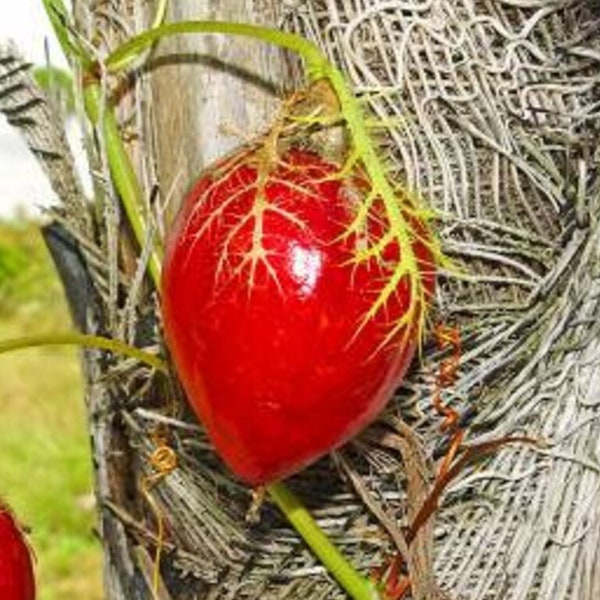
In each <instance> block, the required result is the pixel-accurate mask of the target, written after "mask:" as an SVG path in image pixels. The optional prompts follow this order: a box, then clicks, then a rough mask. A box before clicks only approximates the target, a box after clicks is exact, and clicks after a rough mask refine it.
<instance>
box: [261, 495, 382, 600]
mask: <svg viewBox="0 0 600 600" xmlns="http://www.w3.org/2000/svg"><path fill="white" fill-rule="evenodd" d="M267 489H268V490H269V494H270V495H271V497H272V498H273V500H274V501H275V504H277V506H278V507H279V509H280V510H281V512H283V514H284V515H285V516H286V517H287V519H288V520H289V521H290V523H291V524H292V525H293V526H294V528H295V529H296V531H298V532H299V533H300V534H301V535H302V537H303V538H304V541H305V542H306V543H307V544H308V546H309V547H310V548H311V550H312V551H313V552H314V553H315V554H316V555H317V557H318V558H319V559H320V560H321V562H322V563H323V564H324V565H325V566H326V567H327V570H328V571H329V572H330V573H331V575H332V576H333V577H335V579H336V580H337V581H338V583H339V584H340V585H341V586H342V587H343V588H344V589H345V590H346V591H347V592H348V594H350V596H352V598H354V599H355V600H378V599H379V594H378V592H377V589H376V587H375V585H374V583H373V582H372V581H370V580H368V579H365V578H364V577H362V576H361V575H359V574H358V573H357V572H356V571H355V569H354V567H352V565H351V564H350V563H349V562H348V561H347V560H346V558H345V557H344V556H343V555H342V554H341V553H340V551H339V550H338V549H337V548H336V547H335V546H334V545H333V544H332V543H331V540H330V539H329V538H328V537H327V536H326V535H325V534H324V533H323V530H322V529H321V528H320V527H319V526H318V525H317V523H316V522H315V520H314V519H313V518H312V517H311V515H310V513H309V512H308V510H307V509H306V508H305V507H304V506H303V505H302V503H301V502H300V500H299V499H298V498H297V497H296V496H295V495H294V494H293V493H292V492H291V491H290V489H289V488H288V487H287V486H285V485H284V484H283V483H272V484H271V485H269V486H268V488H267Z"/></svg>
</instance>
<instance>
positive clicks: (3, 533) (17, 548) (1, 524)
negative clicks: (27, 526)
mask: <svg viewBox="0 0 600 600" xmlns="http://www.w3.org/2000/svg"><path fill="white" fill-rule="evenodd" d="M0 598H1V599H2V600H34V598H35V580H34V576H33V565H32V562H31V554H30V551H29V548H28V546H27V543H26V542H25V538H24V537H23V534H22V533H21V530H20V529H19V526H18V525H17V522H16V521H15V519H14V517H13V515H12V513H11V512H10V511H9V509H8V508H7V507H6V506H5V505H4V504H3V503H2V501H1V500H0Z"/></svg>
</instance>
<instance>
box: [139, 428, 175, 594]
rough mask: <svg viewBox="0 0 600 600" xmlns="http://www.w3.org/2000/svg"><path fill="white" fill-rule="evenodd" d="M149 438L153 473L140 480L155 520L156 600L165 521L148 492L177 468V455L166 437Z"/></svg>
mask: <svg viewBox="0 0 600 600" xmlns="http://www.w3.org/2000/svg"><path fill="white" fill-rule="evenodd" d="M150 437H151V439H152V442H153V443H154V446H155V448H154V450H153V451H152V453H151V454H150V455H149V457H148V463H149V464H150V466H151V467H152V468H153V469H154V473H152V474H150V475H146V476H145V477H144V478H143V479H142V482H141V490H142V494H143V496H144V498H145V499H146V502H147V503H148V505H149V506H150V508H151V510H152V513H153V514H154V518H155V519H156V526H157V534H156V551H155V554H154V566H153V572H152V593H153V596H154V598H156V599H157V600H158V598H159V594H158V591H159V581H160V560H161V555H162V551H163V546H164V540H165V519H164V514H163V511H162V509H161V508H160V506H159V505H158V503H157V502H156V500H155V499H154V498H153V497H152V494H151V493H150V491H151V490H152V488H153V487H154V486H155V485H156V484H158V483H159V482H160V481H162V480H163V479H164V478H165V477H166V476H167V475H169V474H170V473H172V472H173V471H174V470H175V469H176V468H177V454H176V453H175V450H173V448H171V446H169V444H168V442H167V439H166V437H165V436H164V435H163V434H161V433H160V432H159V431H158V430H155V431H154V432H153V433H152V434H151V436H150Z"/></svg>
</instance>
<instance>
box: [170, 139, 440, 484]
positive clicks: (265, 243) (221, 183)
mask: <svg viewBox="0 0 600 600" xmlns="http://www.w3.org/2000/svg"><path fill="white" fill-rule="evenodd" d="M244 152H246V153H244ZM338 173H339V167H337V166H335V165H333V164H332V163H329V162H327V161H325V160H323V159H322V158H320V157H319V156H318V155H317V154H314V153H312V152H307V151H305V150H299V149H291V150H288V151H287V152H286V153H285V154H284V155H283V156H281V157H280V159H279V160H278V161H277V162H276V163H275V164H274V165H273V166H272V167H271V168H270V169H269V170H268V172H267V173H265V169H264V168H261V163H260V161H259V160H258V159H257V155H256V154H252V153H250V152H247V151H242V152H241V153H239V154H238V155H237V156H234V157H232V158H230V159H229V160H228V161H226V162H225V163H223V164H222V165H218V166H217V167H215V168H214V169H212V170H210V171H209V172H207V173H206V174H204V175H203V176H202V177H200V179H199V180H198V181H197V182H196V184H195V185H194V186H193V188H192V190H191V191H190V193H189V194H188V196H187V197H186V199H185V201H184V203H183V206H182V208H181V210H180V212H179V214H178V216H177V218H176V220H175V223H174V225H173V227H172V229H171V231H170V233H169V235H168V237H167V241H166V259H165V263H164V270H163V278H162V310H163V319H164V328H165V334H166V341H167V345H168V347H169V349H170V352H171V356H172V359H173V361H174V363H175V366H176V369H177V372H178V374H179V377H180V379H181V382H182V384H183V386H184V388H185V391H186V393H187V395H188V398H189V401H190V403H191V406H192V407H193V409H194V411H195V412H196V414H197V415H198V417H199V419H200V420H201V421H202V423H203V424H204V425H205V427H206V429H207V431H208V434H209V436H210V438H211V440H212V442H213V443H214V445H215V448H216V450H217V451H218V453H219V454H220V456H221V457H222V458H223V460H224V461H225V462H226V463H227V464H228V465H229V467H230V468H231V470H232V471H233V472H234V473H235V474H237V475H238V476H239V477H240V478H241V479H243V480H245V481H246V482H248V483H250V484H252V485H259V484H265V483H269V482H272V481H275V480H279V479H282V478H285V477H287V476H289V475H291V474H293V473H295V472H297V471H299V470H300V469H302V468H303V467H305V466H306V465H308V464H310V463H312V462H314V461H315V460H316V459H318V458H319V457H321V456H323V455H324V454H326V453H328V452H330V451H331V450H332V449H334V448H337V447H339V446H340V445H341V444H343V443H344V442H346V441H347V440H349V439H350V438H352V437H353V436H354V435H356V434H357V433H358V432H359V431H360V430H361V429H362V428H364V427H365V425H367V424H368V423H370V422H371V421H372V420H373V419H374V418H375V417H376V416H377V415H378V414H379V412H380V411H381V410H382V408H383V407H384V405H385V403H386V402H387V400H388V399H389V398H390V396H391V395H392V393H393V391H394V389H395V388H396V387H397V386H398V384H399V383H400V381H401V379H402V377H403V376H404V374H405V372H406V370H407V368H408V366H409V364H410V361H411V359H412V356H413V354H414V351H415V348H416V345H417V342H418V340H417V331H418V327H417V324H416V323H415V324H414V327H413V326H412V325H411V326H409V327H407V328H404V329H402V330H400V331H399V332H398V333H397V334H396V335H395V336H393V337H392V339H391V340H390V339H389V334H390V331H391V330H392V328H393V327H394V326H395V325H396V324H397V323H398V321H399V319H400V318H401V317H402V316H403V315H404V314H405V313H406V311H407V309H408V306H409V302H410V294H411V293H413V292H412V290H411V289H410V286H409V284H408V282H407V281H406V280H403V281H402V282H401V284H400V285H399V286H398V288H397V290H396V292H395V293H394V294H393V295H391V296H390V297H389V298H388V300H387V302H386V304H385V307H383V308H382V309H381V310H379V311H378V312H377V314H376V315H375V316H373V317H371V318H368V319H367V318H366V315H367V313H368V312H369V310H370V308H371V307H372V306H373V304H374V302H375V301H376V299H377V298H378V296H379V294H380V293H381V290H382V286H383V285H385V282H386V278H387V277H389V269H390V268H393V266H389V265H388V264H387V263H388V262H389V263H390V264H392V265H393V264H396V262H397V260H398V256H399V253H401V252H402V249H401V248H398V247H397V245H396V244H389V246H388V247H386V248H384V250H383V253H382V255H380V256H378V257H373V258H366V259H365V258H364V254H363V255H362V256H363V258H362V259H360V260H359V259H358V256H359V255H360V251H361V250H364V249H365V248H366V247H368V244H369V239H370V240H371V241H373V240H374V239H376V238H377V237H380V236H381V234H382V231H383V229H382V228H383V227H384V220H383V219H378V218H371V219H370V220H369V224H368V227H367V231H365V232H364V235H361V236H358V235H356V234H351V235H350V234H348V231H349V225H350V224H351V222H352V220H353V219H354V217H355V216H356V210H357V205H358V200H359V199H360V194H361V193H363V188H364V183H361V178H360V177H357V176H355V177H344V178H340V177H339V176H338ZM417 225H418V224H417ZM413 250H414V251H415V254H416V256H417V259H418V261H419V264H420V266H422V268H423V282H424V288H425V289H426V290H427V291H428V293H431V292H432V290H433V284H434V283H433V282H434V273H433V269H432V267H431V265H432V262H433V261H432V257H431V253H430V252H429V250H428V249H427V247H426V245H424V244H423V243H422V242H420V241H415V242H413ZM424 308H425V307H423V310H424Z"/></svg>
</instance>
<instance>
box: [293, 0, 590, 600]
mask: <svg viewBox="0 0 600 600" xmlns="http://www.w3.org/2000/svg"><path fill="white" fill-rule="evenodd" d="M287 4H288V13H287V16H286V21H285V23H286V26H287V27H289V28H290V29H292V30H294V31H298V32H301V33H302V34H304V35H306V36H308V37H309V38H311V39H313V40H315V41H316V42H317V43H318V44H319V45H320V46H321V47H323V48H325V49H326V50H327V52H328V53H329V55H330V56H331V57H332V59H334V60H335V61H336V62H337V63H338V64H340V65H341V66H343V68H344V70H345V71H346V73H347V74H348V75H349V76H350V78H351V80H352V81H353V83H354V85H355V89H356V92H357V94H360V95H362V96H363V97H364V98H365V101H366V102H367V103H368V106H369V109H370V112H371V114H372V115H373V116H374V117H376V118H377V119H379V120H380V121H381V123H382V124H384V125H385V127H384V132H385V133H384V135H383V136H382V140H381V141H382V147H383V148H384V151H385V152H386V153H387V155H388V156H389V159H390V161H391V164H392V165H393V168H394V169H395V170H396V172H397V175H398V177H399V178H402V179H404V180H405V181H406V182H407V183H408V186H409V187H411V188H412V189H414V190H415V191H416V192H417V193H418V194H420V195H422V196H423V197H424V198H425V199H426V200H427V202H428V203H429V204H430V205H431V206H433V207H434V208H435V209H436V210H437V211H438V212H439V216H440V228H439V231H440V235H441V237H442V239H443V245H444V250H445V251H446V253H447V254H448V255H449V256H451V257H452V258H453V259H454V260H455V264H456V266H458V267H459V269H458V271H457V272H453V273H449V274H447V277H446V278H445V280H444V282H443V284H442V286H441V289H440V291H439V297H438V300H439V306H440V307H441V310H440V318H441V319H442V320H445V321H448V322H452V323H456V324H459V325H460V327H461V330H462V335H463V343H464V346H465V347H464V349H463V350H464V352H463V356H462V361H461V366H460V376H459V378H458V381H457V383H456V385H455V386H454V388H453V389H451V390H447V400H448V401H449V402H451V403H453V404H454V405H455V406H457V407H461V409H462V410H465V409H466V408H467V407H475V408H477V409H478V416H477V417H476V419H475V422H474V424H473V427H472V429H471V438H470V439H471V440H474V439H479V440H481V439H492V438H494V437H499V436H502V435H506V434H515V433H526V434H527V435H530V436H533V437H535V438H537V439H538V440H539V441H540V445H539V446H537V447H532V446H527V445H525V446H515V447H511V448H505V449H504V450H502V451H501V452H500V453H499V455H497V456H496V457H495V458H494V459H493V460H490V461H488V462H486V463H485V464H483V465H482V466H481V467H480V468H479V469H476V470H473V471H471V472H467V473H464V474H463V476H462V477H461V478H459V480H458V481H457V482H456V483H455V484H454V485H452V486H451V489H450V492H449V494H448V495H447V497H446V499H445V501H444V504H443V507H442V508H441V510H440V512H439V515H438V521H437V526H436V529H435V557H436V558H435V565H436V576H437V578H438V582H439V583H440V584H441V585H442V586H443V587H444V588H445V589H446V590H448V591H449V592H450V595H451V596H452V597H462V598H468V599H472V600H481V599H484V598H485V599H488V598H490V599H491V598H495V599H500V598H503V599H511V600H513V599H514V600H517V599H519V600H522V599H525V598H536V599H540V600H541V599H548V600H549V599H553V600H556V599H567V598H568V599H573V600H583V599H589V600H592V599H594V598H600V575H599V573H600V541H599V536H600V520H599V517H600V508H599V507H600V502H599V500H600V493H599V486H600V462H599V459H600V445H599V440H600V396H599V394H600V337H599V331H600V328H599V324H600V319H599V315H600V307H599V306H598V302H599V295H598V294H599V292H600V225H599V221H598V219H599V217H600V198H599V180H598V160H599V153H598V139H599V138H598V131H599V127H600V87H599V83H600V38H599V36H598V33H599V31H600V5H599V4H598V3H597V2H577V1H548V2H539V1H526V0H505V1H477V2H475V1H465V0H459V1H452V2H446V1H442V0H432V1H421V2H419V1H415V2H406V1H375V0H371V1H368V0H338V1H334V0H330V1H324V2H319V1H310V2H295V3H292V2H288V3H287ZM431 358H432V360H433V361H434V362H435V357H431ZM411 389H412V393H413V394H415V395H416V396H417V398H418V400H417V405H418V407H419V408H420V409H421V410H422V411H423V412H424V415H423V420H422V421H421V427H420V428H419V431H421V432H422V433H423V435H424V438H425V439H426V440H427V441H426V446H428V447H431V446H432V445H433V444H434V443H435V442H434V436H435V434H434V433H432V431H431V430H430V429H429V427H430V424H431V419H430V416H431V412H430V408H429V398H430V395H431V386H430V384H428V383H427V370H426V369H425V371H424V372H423V373H422V376H421V378H419V376H417V377H415V380H414V381H413V382H412V383H411Z"/></svg>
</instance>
